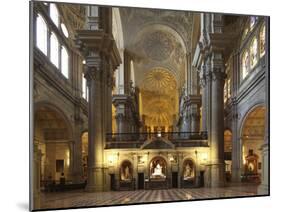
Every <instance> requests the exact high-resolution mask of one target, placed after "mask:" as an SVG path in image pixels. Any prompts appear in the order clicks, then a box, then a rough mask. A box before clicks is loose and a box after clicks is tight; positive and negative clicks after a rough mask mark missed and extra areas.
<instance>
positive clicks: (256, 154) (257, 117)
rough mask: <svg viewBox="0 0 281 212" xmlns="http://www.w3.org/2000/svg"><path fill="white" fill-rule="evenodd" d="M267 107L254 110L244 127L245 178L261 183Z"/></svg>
mask: <svg viewBox="0 0 281 212" xmlns="http://www.w3.org/2000/svg"><path fill="white" fill-rule="evenodd" d="M264 131H265V107H264V106H258V107H255V108H254V109H252V110H251V111H250V112H249V113H248V115H247V116H246V118H245V119H244V123H243V127H242V134H241V138H242V160H243V170H242V173H243V176H244V178H243V179H244V180H247V181H255V182H259V181H260V175H261V167H262V164H261V163H262V160H261V159H262V155H261V152H260V147H261V145H262V144H263V142H264Z"/></svg>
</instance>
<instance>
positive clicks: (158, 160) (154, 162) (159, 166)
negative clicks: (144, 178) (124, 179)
mask: <svg viewBox="0 0 281 212" xmlns="http://www.w3.org/2000/svg"><path fill="white" fill-rule="evenodd" d="M167 165H168V163H167V161H166V160H165V158H164V157H162V156H155V157H153V158H152V159H151V160H150V162H149V178H150V179H166V177H167V174H168V167H167Z"/></svg>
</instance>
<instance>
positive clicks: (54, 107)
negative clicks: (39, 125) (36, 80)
mask: <svg viewBox="0 0 281 212" xmlns="http://www.w3.org/2000/svg"><path fill="white" fill-rule="evenodd" d="M42 107H46V108H49V109H50V110H53V111H54V112H56V113H57V114H59V115H60V117H61V118H62V119H63V120H64V122H65V124H66V126H67V131H68V135H69V139H70V140H73V127H72V125H71V122H70V120H69V118H68V117H67V116H66V115H65V113H64V111H63V110H61V109H60V108H59V107H58V106H57V105H56V104H54V103H50V102H47V101H40V102H37V103H35V104H34V108H33V119H34V118H35V115H36V112H37V111H38V110H39V109H40V108H42ZM33 122H34V125H35V120H34V121H33Z"/></svg>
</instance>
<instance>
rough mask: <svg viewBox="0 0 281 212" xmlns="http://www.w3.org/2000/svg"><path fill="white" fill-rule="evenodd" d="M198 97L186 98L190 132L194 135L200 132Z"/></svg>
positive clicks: (199, 102)
mask: <svg viewBox="0 0 281 212" xmlns="http://www.w3.org/2000/svg"><path fill="white" fill-rule="evenodd" d="M200 105H201V96H200V95H189V96H188V98H187V107H188V111H189V124H190V132H192V133H196V132H199V131H200Z"/></svg>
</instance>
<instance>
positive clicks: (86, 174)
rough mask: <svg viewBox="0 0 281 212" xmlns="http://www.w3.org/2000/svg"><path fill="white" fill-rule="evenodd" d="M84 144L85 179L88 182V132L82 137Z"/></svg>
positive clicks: (83, 164)
mask: <svg viewBox="0 0 281 212" xmlns="http://www.w3.org/2000/svg"><path fill="white" fill-rule="evenodd" d="M81 142H82V168H83V175H82V177H83V179H84V180H87V177H88V171H87V170H88V132H87V131H86V132H83V134H82V136H81Z"/></svg>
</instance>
